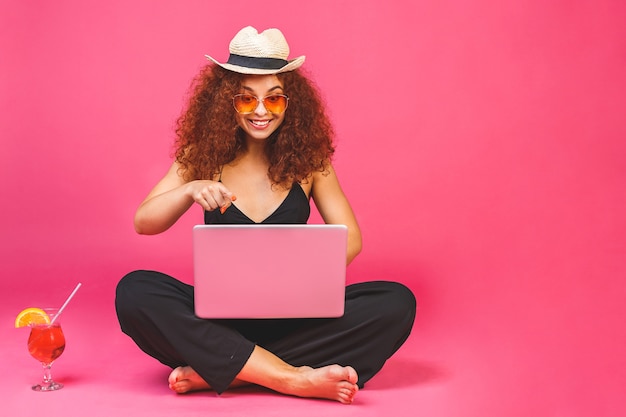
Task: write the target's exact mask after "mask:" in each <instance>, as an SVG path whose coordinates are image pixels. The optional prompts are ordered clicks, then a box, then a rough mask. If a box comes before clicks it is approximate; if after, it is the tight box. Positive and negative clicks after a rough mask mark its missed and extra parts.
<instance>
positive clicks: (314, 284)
mask: <svg viewBox="0 0 626 417" xmlns="http://www.w3.org/2000/svg"><path fill="white" fill-rule="evenodd" d="M347 238H348V229H347V227H346V226H344V225H258V224H256V225H198V226H195V227H194V228H193V262H194V286H195V295H194V297H195V311H196V315H197V316H198V317H201V318H212V319H221V318H314V317H319V318H322V317H340V316H342V315H343V312H344V302H345V284H346V250H347Z"/></svg>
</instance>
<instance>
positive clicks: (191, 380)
mask: <svg viewBox="0 0 626 417" xmlns="http://www.w3.org/2000/svg"><path fill="white" fill-rule="evenodd" d="M229 49H230V58H229V60H228V62H227V63H219V62H218V61H216V60H214V59H213V58H211V57H209V56H207V58H208V59H209V60H211V61H212V62H213V63H212V64H209V65H208V66H207V67H206V68H204V69H203V70H202V72H201V73H200V75H199V76H198V77H197V79H196V80H195V83H194V90H193V94H192V97H191V99H190V103H189V106H188V108H187V109H186V110H185V112H184V113H183V115H182V116H181V117H180V119H179V121H178V127H177V131H176V133H177V138H178V139H177V148H176V158H175V161H174V163H173V164H172V166H171V168H170V169H169V171H168V173H167V174H166V175H165V177H163V178H162V179H161V180H160V181H159V182H158V183H157V185H156V186H155V187H154V189H153V190H152V191H151V192H150V193H149V194H148V196H147V197H146V199H145V200H144V201H143V202H142V203H141V205H140V206H139V208H138V209H137V213H136V216H135V228H136V230H137V232H138V233H142V234H156V233H160V232H163V231H165V230H167V229H168V228H169V227H170V226H172V225H173V224H174V223H175V222H176V221H177V220H178V219H179V218H180V216H181V215H182V214H183V213H185V212H186V211H187V210H188V209H189V208H190V207H191V206H193V205H195V204H197V205H199V206H201V207H202V208H203V209H204V213H205V216H204V217H205V219H204V220H205V223H208V224H215V223H306V222H307V219H308V217H309V213H310V206H309V199H310V198H313V200H314V201H315V205H316V207H317V208H318V210H319V212H320V214H321V216H322V218H323V219H324V221H325V222H326V223H333V224H344V225H347V227H348V250H347V260H346V261H347V263H349V262H351V261H352V259H354V257H355V256H356V255H357V254H358V253H359V252H360V250H361V234H360V230H359V226H358V224H357V221H356V218H355V216H354V214H353V212H352V209H351V207H350V204H349V203H348V201H347V199H346V197H345V195H344V193H343V191H342V190H341V187H340V185H339V182H338V180H337V176H336V174H335V171H334V170H333V167H332V164H331V157H332V155H333V152H334V146H333V143H332V128H331V125H330V123H329V121H328V118H327V116H326V115H325V113H324V110H323V107H322V104H321V100H320V98H319V96H318V94H317V92H316V90H315V89H314V88H313V86H312V84H311V82H310V81H308V79H307V78H306V77H304V76H303V75H302V74H301V73H300V70H298V68H299V67H300V66H301V65H302V63H303V62H304V57H299V58H296V59H293V60H290V61H289V60H288V59H287V58H288V55H289V47H288V45H287V42H286V40H285V38H284V37H283V35H282V33H281V32H280V31H279V30H277V29H268V30H266V31H264V32H262V33H260V34H259V33H258V32H257V31H256V29H254V28H252V27H247V28H244V29H242V30H241V31H240V32H239V33H238V34H237V35H236V36H235V37H234V38H233V40H232V41H231V43H230V48H229ZM233 107H234V109H233ZM311 261H312V262H314V261H315V254H314V253H312V254H311ZM116 310H117V314H118V318H119V321H120V325H121V328H122V330H123V331H124V332H125V333H126V334H128V335H129V336H130V337H131V338H132V339H133V340H134V341H135V342H136V343H137V345H138V346H139V347H140V348H141V349H142V350H144V351H145V352H146V353H148V354H149V355H151V356H153V357H154V358H156V359H158V360H159V361H161V362H162V363H164V364H166V365H168V366H170V367H171V368H173V371H172V373H171V374H170V376H169V386H170V388H171V389H172V390H173V391H175V392H178V393H185V392H188V391H194V390H202V389H213V390H215V391H217V392H218V393H222V392H223V391H225V390H226V389H228V388H232V387H237V386H241V385H245V384H258V385H262V386H264V387H267V388H270V389H272V390H275V391H278V392H280V393H284V394H289V395H295V396H301V397H315V398H327V399H332V400H337V401H339V402H342V403H345V404H350V403H352V401H353V400H354V396H355V394H356V393H357V391H358V390H359V388H362V387H363V385H364V384H365V382H366V381H368V380H369V379H370V378H372V377H373V376H374V374H376V373H377V372H378V371H379V370H380V369H381V368H382V366H383V364H384V363H385V361H386V360H387V359H388V358H389V357H390V356H391V355H392V354H393V353H394V352H395V351H396V350H397V349H398V348H399V347H400V346H401V345H402V343H404V341H405V340H406V338H407V337H408V335H409V333H410V330H411V327H412V324H413V320H414V317H415V299H414V297H413V294H412V293H411V292H410V291H409V290H408V289H407V288H406V287H404V286H403V285H401V284H398V283H393V282H382V281H378V282H367V283H360V284H355V285H350V286H348V287H347V288H346V305H345V314H344V316H343V317H341V318H337V319H281V320H204V319H199V318H197V317H196V316H195V315H194V308H193V287H191V286H189V285H187V284H184V283H182V282H180V281H178V280H176V279H174V278H172V277H169V276H166V275H164V274H161V273H159V272H154V271H134V272H132V273H130V274H128V275H126V276H125V277H124V278H123V279H122V280H121V281H120V283H119V284H118V287H117V293H116Z"/></svg>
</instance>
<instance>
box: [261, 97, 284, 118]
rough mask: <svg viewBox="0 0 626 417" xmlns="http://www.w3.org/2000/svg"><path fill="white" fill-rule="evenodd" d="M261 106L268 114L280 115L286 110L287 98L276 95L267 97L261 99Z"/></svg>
mask: <svg viewBox="0 0 626 417" xmlns="http://www.w3.org/2000/svg"><path fill="white" fill-rule="evenodd" d="M263 105H264V106H265V108H266V109H267V111H268V112H270V113H274V114H281V113H282V112H284V111H285V109H287V96H283V95H280V94H276V95H273V96H267V97H265V98H264V99H263Z"/></svg>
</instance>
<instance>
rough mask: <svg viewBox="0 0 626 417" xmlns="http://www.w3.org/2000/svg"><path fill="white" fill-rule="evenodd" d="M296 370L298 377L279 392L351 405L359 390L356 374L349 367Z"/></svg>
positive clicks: (300, 368)
mask: <svg viewBox="0 0 626 417" xmlns="http://www.w3.org/2000/svg"><path fill="white" fill-rule="evenodd" d="M296 369H297V371H298V376H296V377H295V378H293V380H292V381H290V382H287V384H286V386H285V387H284V388H280V389H278V390H279V391H280V392H283V393H285V394H291V395H296V396H298V397H310V398H325V399H329V400H335V401H339V402H341V403H343V404H352V401H354V396H355V395H356V393H357V392H358V390H359V387H358V386H357V384H356V383H357V380H358V376H357V373H356V371H355V370H354V368H352V367H350V366H345V367H344V366H339V365H329V366H324V367H322V368H316V369H314V368H311V367H308V366H302V367H299V368H296Z"/></svg>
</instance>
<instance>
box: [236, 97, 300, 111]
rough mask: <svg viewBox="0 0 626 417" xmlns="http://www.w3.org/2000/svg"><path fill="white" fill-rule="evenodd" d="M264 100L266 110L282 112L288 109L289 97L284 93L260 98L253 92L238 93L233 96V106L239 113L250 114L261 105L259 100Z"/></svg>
mask: <svg viewBox="0 0 626 417" xmlns="http://www.w3.org/2000/svg"><path fill="white" fill-rule="evenodd" d="M260 101H262V102H263V107H265V110H267V111H268V112H270V113H272V114H281V113H283V112H284V111H285V110H286V109H287V104H289V97H287V96H286V95H284V94H272V95H270V96H266V97H263V98H262V99H259V98H258V97H255V96H253V95H251V94H237V95H236V96H234V97H233V106H235V110H237V113H239V114H250V113H254V111H255V110H256V109H257V107H259V102H260Z"/></svg>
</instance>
